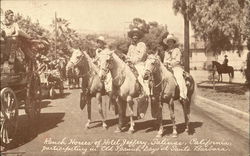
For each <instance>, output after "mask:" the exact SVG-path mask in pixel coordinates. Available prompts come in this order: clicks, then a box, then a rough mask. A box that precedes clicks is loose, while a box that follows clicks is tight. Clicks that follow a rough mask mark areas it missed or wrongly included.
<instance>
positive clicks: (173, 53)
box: [163, 34, 187, 100]
mask: <svg viewBox="0 0 250 156" xmlns="http://www.w3.org/2000/svg"><path fill="white" fill-rule="evenodd" d="M163 43H164V44H166V45H167V46H168V50H167V51H166V52H165V56H164V60H163V63H164V65H165V66H166V67H167V68H168V69H170V70H172V71H173V74H174V77H175V78H176V82H177V84H178V85H179V88H180V100H187V86H186V81H185V79H184V77H183V72H184V69H183V67H182V66H181V51H180V49H179V48H178V47H177V38H176V37H175V36H174V35H172V34H170V35H168V36H167V38H165V39H163Z"/></svg>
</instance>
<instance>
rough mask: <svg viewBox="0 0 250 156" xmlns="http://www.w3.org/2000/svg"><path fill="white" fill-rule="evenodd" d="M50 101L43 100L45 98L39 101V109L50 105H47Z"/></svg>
mask: <svg viewBox="0 0 250 156" xmlns="http://www.w3.org/2000/svg"><path fill="white" fill-rule="evenodd" d="M50 103H51V102H50V101H45V100H43V101H41V109H42V108H46V107H52V106H49V104H50Z"/></svg>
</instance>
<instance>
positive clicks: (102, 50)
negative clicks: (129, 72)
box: [93, 36, 116, 109]
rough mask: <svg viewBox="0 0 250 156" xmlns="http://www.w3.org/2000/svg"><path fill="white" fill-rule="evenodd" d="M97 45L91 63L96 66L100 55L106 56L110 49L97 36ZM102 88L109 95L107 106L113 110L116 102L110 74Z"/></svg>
mask: <svg viewBox="0 0 250 156" xmlns="http://www.w3.org/2000/svg"><path fill="white" fill-rule="evenodd" d="M96 43H97V49H96V51H95V52H96V53H95V57H94V60H93V62H94V63H95V64H97V65H98V66H99V65H100V63H99V59H100V57H102V54H106V53H109V52H110V49H109V48H108V46H107V42H106V41H105V38H104V37H103V36H99V37H98V38H97V40H96ZM104 86H105V91H106V92H107V93H108V95H109V106H112V107H113V106H114V108H113V109H116V102H115V97H114V95H113V92H112V91H113V89H112V77H111V74H110V73H108V74H107V78H106V79H105V81H104Z"/></svg>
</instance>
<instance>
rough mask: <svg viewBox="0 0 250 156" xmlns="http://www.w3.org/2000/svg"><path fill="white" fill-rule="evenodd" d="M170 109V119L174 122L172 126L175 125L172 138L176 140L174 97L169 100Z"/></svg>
mask: <svg viewBox="0 0 250 156" xmlns="http://www.w3.org/2000/svg"><path fill="white" fill-rule="evenodd" d="M168 108H169V112H170V118H171V121H172V124H173V132H172V137H174V138H176V137H177V130H176V123H175V114H174V99H173V97H172V98H171V99H170V100H169V103H168Z"/></svg>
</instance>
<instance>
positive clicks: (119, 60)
mask: <svg viewBox="0 0 250 156" xmlns="http://www.w3.org/2000/svg"><path fill="white" fill-rule="evenodd" d="M111 54H112V57H113V58H114V59H115V60H116V61H118V63H121V64H123V65H124V66H125V70H126V69H127V70H126V72H129V73H130V74H132V75H133V76H134V78H135V79H136V77H135V75H134V74H133V72H132V71H131V69H130V67H129V66H128V64H127V63H125V62H124V61H123V60H122V59H121V58H120V57H119V56H118V55H117V54H116V53H115V52H112V53H111ZM128 69H129V70H128Z"/></svg>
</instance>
